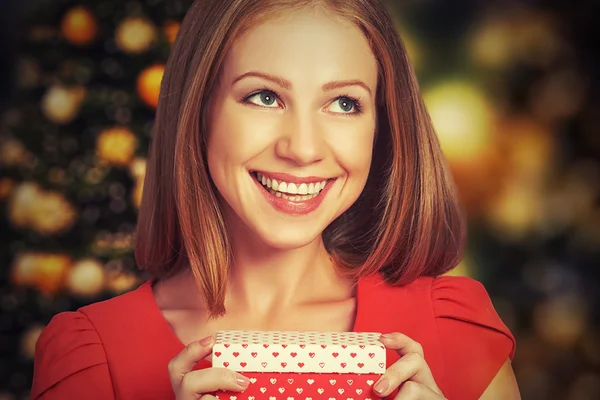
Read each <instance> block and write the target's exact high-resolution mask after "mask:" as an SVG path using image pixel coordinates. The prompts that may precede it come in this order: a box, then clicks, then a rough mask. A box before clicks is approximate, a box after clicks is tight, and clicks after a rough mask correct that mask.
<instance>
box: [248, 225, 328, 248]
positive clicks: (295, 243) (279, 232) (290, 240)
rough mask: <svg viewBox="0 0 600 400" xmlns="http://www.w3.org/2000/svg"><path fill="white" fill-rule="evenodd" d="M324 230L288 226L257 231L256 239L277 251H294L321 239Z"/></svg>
mask: <svg viewBox="0 0 600 400" xmlns="http://www.w3.org/2000/svg"><path fill="white" fill-rule="evenodd" d="M322 233H323V232H322V230H316V229H306V228H301V227H294V226H287V227H282V228H281V229H278V228H274V227H273V226H271V227H266V229H265V228H263V229H260V230H258V231H255V234H256V238H257V239H258V240H259V241H260V242H262V243H264V244H265V245H266V246H268V247H270V248H273V249H277V250H294V249H299V248H302V247H305V246H308V245H310V244H311V243H313V242H314V241H315V240H317V239H320V238H321V235H322Z"/></svg>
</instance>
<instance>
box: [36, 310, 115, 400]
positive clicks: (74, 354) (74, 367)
mask: <svg viewBox="0 0 600 400" xmlns="http://www.w3.org/2000/svg"><path fill="white" fill-rule="evenodd" d="M75 398H81V399H84V398H85V399H91V400H96V399H98V400H100V399H114V398H115V395H114V389H113V386H112V381H111V377H110V372H109V369H108V363H107V361H106V354H105V352H104V347H103V345H102V342H101V341H100V338H99V336H98V334H97V332H96V330H95V329H94V327H93V326H92V324H91V323H90V321H89V320H88V319H87V317H86V316H85V315H84V314H83V313H80V312H64V313H60V314H58V315H56V316H55V317H54V318H52V320H51V321H50V323H49V324H48V326H46V328H45V329H44V330H43V332H42V334H41V335H40V337H39V339H38V341H37V343H36V346H35V357H34V374H33V386H32V388H31V399H34V400H35V399H40V400H54V399H75Z"/></svg>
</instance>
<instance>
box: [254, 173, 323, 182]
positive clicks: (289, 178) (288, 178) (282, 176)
mask: <svg viewBox="0 0 600 400" xmlns="http://www.w3.org/2000/svg"><path fill="white" fill-rule="evenodd" d="M257 172H258V173H260V174H262V175H265V176H266V177H268V178H271V179H277V180H278V181H283V182H292V183H317V182H323V181H327V180H329V179H331V178H323V177H320V176H296V175H290V174H286V173H283V172H267V171H259V170H254V171H251V174H252V175H253V174H256V173H257Z"/></svg>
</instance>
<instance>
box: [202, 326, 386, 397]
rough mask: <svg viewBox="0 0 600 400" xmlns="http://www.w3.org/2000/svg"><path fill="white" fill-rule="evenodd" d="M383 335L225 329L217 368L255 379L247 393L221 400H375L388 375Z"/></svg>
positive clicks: (216, 350) (227, 394)
mask: <svg viewBox="0 0 600 400" xmlns="http://www.w3.org/2000/svg"><path fill="white" fill-rule="evenodd" d="M379 337H380V334H379V333H367V332H364V333H361V332H273V331H271V332H266V331H222V332H218V333H217V335H216V344H215V345H214V347H213V357H212V365H213V366H214V367H225V368H230V369H233V370H235V371H236V372H239V373H241V374H242V375H244V376H246V377H248V378H249V379H250V385H249V387H248V388H247V389H246V390H245V391H244V392H242V393H240V392H229V391H219V392H217V393H215V395H216V396H217V397H218V398H219V399H220V400H263V399H265V400H317V399H327V400H374V399H378V398H379V397H378V396H376V395H375V393H374V392H373V384H374V383H375V382H376V381H377V379H378V378H379V377H380V376H381V375H382V374H383V373H384V372H385V369H386V361H385V360H386V357H385V356H386V354H385V347H384V346H383V345H382V344H381V342H380V341H379Z"/></svg>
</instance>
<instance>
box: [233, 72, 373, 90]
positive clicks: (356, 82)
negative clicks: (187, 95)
mask: <svg viewBox="0 0 600 400" xmlns="http://www.w3.org/2000/svg"><path fill="white" fill-rule="evenodd" d="M251 76H253V77H257V78H262V79H266V80H268V81H271V82H273V83H275V84H276V85H279V86H281V87H282V88H284V89H286V90H290V89H291V88H292V83H291V82H290V81H288V80H287V79H284V78H280V77H278V76H274V75H269V74H265V73H264V72H256V71H250V72H246V73H245V74H242V75H240V76H238V77H237V78H236V79H235V80H234V81H233V84H235V83H236V82H238V81H241V80H242V79H244V78H247V77H251ZM347 86H360V87H362V88H364V89H365V90H366V91H367V92H369V94H370V95H372V94H373V93H372V92H371V88H370V87H369V86H367V84H366V83H364V82H363V81H361V80H360V79H350V80H345V81H331V82H327V83H325V84H324V85H323V86H321V89H323V91H324V92H328V91H330V90H333V89H338V88H342V87H347Z"/></svg>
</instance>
